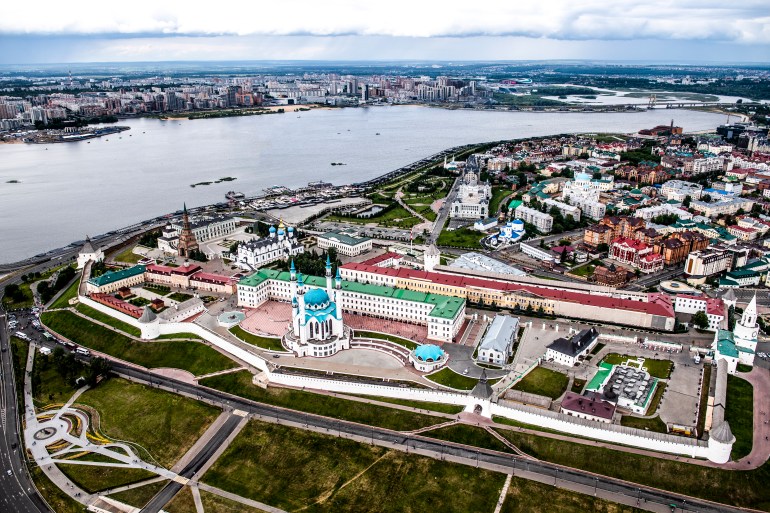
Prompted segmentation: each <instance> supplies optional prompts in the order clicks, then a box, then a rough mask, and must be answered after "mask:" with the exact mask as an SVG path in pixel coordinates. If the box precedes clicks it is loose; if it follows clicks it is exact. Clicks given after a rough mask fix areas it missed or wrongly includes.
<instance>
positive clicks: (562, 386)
mask: <svg viewBox="0 0 770 513" xmlns="http://www.w3.org/2000/svg"><path fill="white" fill-rule="evenodd" d="M568 384H569V377H567V375H566V374H562V373H561V372H556V371H554V370H551V369H546V368H545V367H537V368H535V369H534V370H532V372H530V373H529V374H527V375H526V376H524V379H522V380H521V381H519V382H518V383H516V385H514V387H513V389H514V390H520V391H522V392H527V393H530V394H537V395H544V396H546V397H550V398H551V399H558V398H559V397H561V395H562V394H563V393H564V392H565V391H566V390H567V385H568Z"/></svg>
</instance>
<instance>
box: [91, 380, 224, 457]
mask: <svg viewBox="0 0 770 513" xmlns="http://www.w3.org/2000/svg"><path fill="white" fill-rule="evenodd" d="M77 402H78V403H80V404H87V405H89V406H91V407H93V408H95V409H96V410H97V411H98V412H99V417H100V422H101V424H100V426H101V430H102V432H104V433H105V434H107V435H108V436H110V437H112V438H116V439H119V440H127V441H131V442H134V443H137V444H139V445H141V446H142V447H144V448H145V449H146V450H147V451H148V452H149V453H150V454H151V455H152V456H153V457H154V458H155V459H156V460H157V461H158V463H160V464H161V465H163V466H165V467H171V466H172V465H173V464H174V463H176V461H177V460H178V459H179V458H180V457H182V455H184V453H185V452H187V450H188V449H189V448H190V447H192V445H193V444H194V443H195V441H196V440H197V439H198V438H199V437H200V436H201V435H202V434H203V432H204V431H205V430H206V428H208V426H209V425H210V424H211V423H212V422H213V421H214V419H216V417H217V416H218V415H219V413H220V412H219V410H218V409H216V408H213V407H211V406H208V405H205V404H203V403H199V402H198V401H194V400H192V399H188V398H186V397H181V396H178V395H175V394H172V393H169V392H164V391H162V390H157V389H154V388H150V387H148V386H145V385H137V384H134V383H130V382H128V381H126V380H123V379H118V378H111V379H109V380H107V381H105V382H103V383H101V384H100V385H99V386H97V387H96V388H93V389H90V390H87V391H86V392H85V393H83V394H82V395H81V396H80V397H79V398H78V401H77Z"/></svg>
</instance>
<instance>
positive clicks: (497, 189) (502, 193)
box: [489, 185, 513, 217]
mask: <svg viewBox="0 0 770 513" xmlns="http://www.w3.org/2000/svg"><path fill="white" fill-rule="evenodd" d="M511 194H513V191H512V190H511V188H510V187H506V186H504V185H496V186H494V187H492V198H491V199H490V200H489V215H490V216H491V217H494V216H496V215H497V211H498V210H499V208H500V202H501V201H503V199H504V198H505V197H506V196H509V195H511Z"/></svg>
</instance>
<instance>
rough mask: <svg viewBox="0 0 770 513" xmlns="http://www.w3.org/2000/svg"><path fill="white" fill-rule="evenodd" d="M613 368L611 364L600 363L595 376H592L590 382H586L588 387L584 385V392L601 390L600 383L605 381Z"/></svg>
mask: <svg viewBox="0 0 770 513" xmlns="http://www.w3.org/2000/svg"><path fill="white" fill-rule="evenodd" d="M614 367H615V366H614V365H613V364H611V363H606V362H601V363H600V364H599V370H598V372H597V373H596V374H594V377H593V378H591V381H589V382H588V385H586V390H590V391H597V390H599V389H600V388H601V386H602V383H604V381H605V380H606V379H607V377H608V376H609V375H610V374H612V369H613V368H614Z"/></svg>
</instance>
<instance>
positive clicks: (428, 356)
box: [414, 344, 444, 362]
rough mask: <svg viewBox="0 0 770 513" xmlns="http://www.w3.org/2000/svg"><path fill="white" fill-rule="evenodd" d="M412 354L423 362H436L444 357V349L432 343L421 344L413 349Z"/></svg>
mask: <svg viewBox="0 0 770 513" xmlns="http://www.w3.org/2000/svg"><path fill="white" fill-rule="evenodd" d="M414 355H415V356H416V357H417V358H418V359H419V360H422V361H423V362H436V361H438V360H440V359H441V358H443V357H444V350H443V349H441V348H440V347H439V346H435V345H433V344H423V345H421V346H418V347H417V349H415V350H414Z"/></svg>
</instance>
